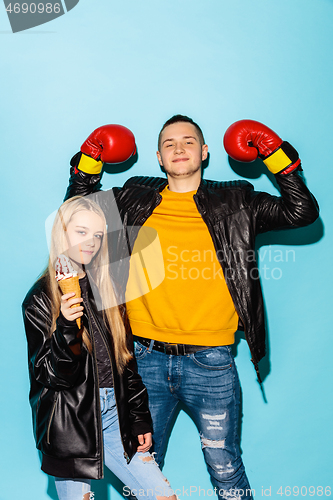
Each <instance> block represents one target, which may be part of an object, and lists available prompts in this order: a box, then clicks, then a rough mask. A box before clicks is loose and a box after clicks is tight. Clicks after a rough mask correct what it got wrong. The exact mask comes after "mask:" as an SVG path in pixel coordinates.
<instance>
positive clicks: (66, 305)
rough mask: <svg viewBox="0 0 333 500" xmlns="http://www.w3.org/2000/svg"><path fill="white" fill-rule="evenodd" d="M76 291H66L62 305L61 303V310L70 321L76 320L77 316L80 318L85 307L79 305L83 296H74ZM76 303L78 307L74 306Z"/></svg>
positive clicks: (62, 298)
mask: <svg viewBox="0 0 333 500" xmlns="http://www.w3.org/2000/svg"><path fill="white" fill-rule="evenodd" d="M74 295H75V292H71V293H66V294H65V295H63V296H62V297H61V305H60V311H61V312H62V315H63V316H64V317H65V318H66V319H67V320H68V321H75V320H76V319H77V318H80V316H82V315H83V312H82V311H83V307H82V306H80V305H79V302H82V301H83V298H82V297H75V298H72V297H74ZM74 305H77V306H78V307H73V308H72V306H74Z"/></svg>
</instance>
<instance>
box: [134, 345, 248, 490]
mask: <svg viewBox="0 0 333 500" xmlns="http://www.w3.org/2000/svg"><path fill="white" fill-rule="evenodd" d="M153 342H154V341H151V344H150V346H149V348H148V347H145V346H143V345H142V344H140V342H136V347H135V356H136V358H137V362H138V371H139V373H140V375H141V377H142V379H143V382H144V384H145V385H146V387H147V389H148V395H149V408H150V411H151V414H152V418H153V427H154V434H153V440H154V451H155V452H156V456H155V459H156V461H157V463H158V464H161V463H162V462H163V459H164V453H165V446H166V439H167V435H168V431H169V429H170V425H171V421H172V416H173V414H174V412H175V411H176V408H177V405H178V403H179V402H180V401H181V402H182V403H183V404H185V405H186V407H187V409H188V410H189V412H190V414H191V416H192V418H193V420H194V422H195V424H196V426H197V428H198V430H199V433H200V439H201V447H202V451H203V454H204V458H205V462H206V464H207V468H208V472H209V474H210V477H211V481H212V483H213V485H214V486H215V487H216V493H217V495H218V498H219V499H221V500H222V499H228V500H243V499H246V500H249V499H252V498H253V497H252V494H251V489H250V485H249V482H248V479H247V477H246V473H245V469H244V465H243V461H242V458H241V455H240V449H239V437H238V420H239V405H240V386H239V380H238V374H237V369H236V366H235V363H234V359H233V355H232V353H231V347H230V346H221V347H220V346H219V347H211V348H209V349H205V350H202V351H198V352H196V353H194V354H189V355H185V356H174V355H167V354H164V353H161V352H158V351H155V350H152V346H153ZM179 446H180V447H181V443H180V444H179Z"/></svg>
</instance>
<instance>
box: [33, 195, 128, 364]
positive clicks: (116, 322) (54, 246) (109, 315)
mask: <svg viewBox="0 0 333 500" xmlns="http://www.w3.org/2000/svg"><path fill="white" fill-rule="evenodd" d="M82 210H88V211H92V212H95V213H96V214H97V215H99V216H100V217H101V219H102V220H103V222H104V226H105V234H104V236H103V239H102V244H101V248H100V250H99V252H98V253H97V255H96V256H95V258H94V259H93V261H92V263H91V264H90V265H89V274H90V276H91V277H93V279H94V283H95V285H96V287H97V289H98V292H99V295H100V297H101V301H102V309H103V317H104V321H105V323H106V325H107V326H108V327H109V328H108V330H109V331H110V334H111V337H112V343H113V347H114V355H115V359H116V364H117V369H118V371H119V372H120V373H121V372H122V371H123V369H124V366H125V365H126V363H127V362H128V361H129V360H130V359H131V357H132V356H131V354H130V352H129V351H128V348H127V345H126V336H127V334H126V329H125V326H124V321H123V319H122V315H121V314H120V310H119V307H118V306H117V300H116V294H115V291H114V288H113V285H112V281H111V276H110V272H109V268H110V266H109V262H110V261H109V252H108V242H107V235H106V221H105V216H104V213H103V211H102V210H101V209H100V207H99V206H98V205H97V204H96V203H95V202H94V201H92V200H90V199H89V198H87V197H83V196H75V197H73V198H71V199H69V200H67V201H65V202H64V203H63V204H62V205H61V206H60V208H59V210H58V212H57V215H56V217H55V220H54V224H53V228H52V234H51V245H50V257H49V264H48V267H47V269H46V271H45V272H44V274H43V276H42V277H45V278H46V279H47V286H48V292H49V296H50V299H51V304H52V327H51V332H50V333H51V334H52V332H53V331H54V330H55V326H56V320H57V318H58V316H59V311H60V304H61V296H62V295H63V294H62V292H61V290H60V287H59V285H58V282H57V280H56V279H55V275H56V271H55V268H54V264H55V262H56V259H57V257H58V256H59V255H60V254H62V253H64V251H65V250H66V249H67V248H68V238H67V234H66V231H67V227H68V224H69V222H70V221H71V219H72V217H73V216H74V214H76V213H77V212H80V211H82ZM82 339H83V342H84V344H85V345H86V347H87V349H88V350H89V352H92V345H91V338H90V335H89V332H88V330H87V329H86V328H85V327H83V331H82Z"/></svg>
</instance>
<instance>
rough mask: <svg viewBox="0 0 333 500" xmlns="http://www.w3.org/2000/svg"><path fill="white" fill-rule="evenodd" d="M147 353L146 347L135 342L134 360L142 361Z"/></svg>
mask: <svg viewBox="0 0 333 500" xmlns="http://www.w3.org/2000/svg"><path fill="white" fill-rule="evenodd" d="M147 352H148V347H145V346H144V345H142V344H140V342H138V341H136V342H135V347H134V355H135V357H136V359H143V358H144V357H145V356H146V354H147Z"/></svg>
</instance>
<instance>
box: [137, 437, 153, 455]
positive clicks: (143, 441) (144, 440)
mask: <svg viewBox="0 0 333 500" xmlns="http://www.w3.org/2000/svg"><path fill="white" fill-rule="evenodd" d="M138 441H139V443H140V445H139V446H138V447H137V450H136V451H138V452H142V453H144V452H146V451H148V450H149V449H150V448H151V445H152V444H153V440H152V435H151V432H147V434H139V435H138Z"/></svg>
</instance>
